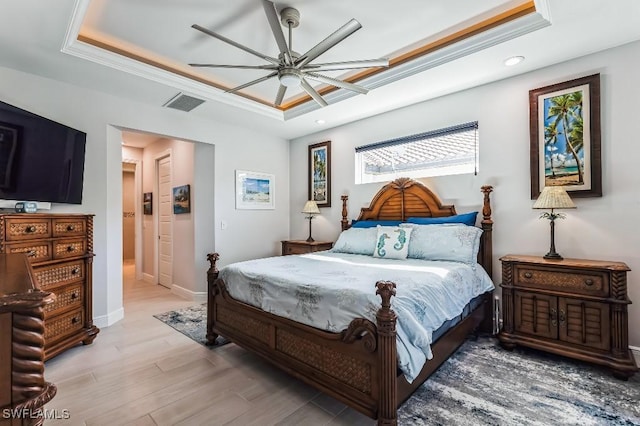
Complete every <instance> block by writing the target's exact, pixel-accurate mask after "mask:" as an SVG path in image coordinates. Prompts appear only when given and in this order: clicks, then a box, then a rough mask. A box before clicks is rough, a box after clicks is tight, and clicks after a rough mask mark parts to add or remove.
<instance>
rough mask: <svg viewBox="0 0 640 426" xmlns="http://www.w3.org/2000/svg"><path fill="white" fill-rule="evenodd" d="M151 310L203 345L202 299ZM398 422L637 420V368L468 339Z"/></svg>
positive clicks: (615, 422)
mask: <svg viewBox="0 0 640 426" xmlns="http://www.w3.org/2000/svg"><path fill="white" fill-rule="evenodd" d="M154 316H155V317H156V318H158V319H159V320H161V321H163V322H165V323H166V324H168V325H170V326H171V327H173V328H175V329H176V330H178V331H180V332H181V333H183V334H185V335H187V336H189V337H191V338H192V339H193V340H195V341H196V342H198V343H201V344H205V342H206V339H205V334H206V304H205V305H196V306H192V307H190V308H186V309H180V310H177V311H171V312H166V313H164V314H159V315H154ZM221 343H226V342H225V341H222V342H221ZM398 423H399V424H400V425H445V426H449V425H452V426H453V425H473V426H476V425H505V426H511V425H526V426H529V425H531V426H538V425H540V426H549V425H602V426H605V425H607V426H609V425H639V426H640V374H636V375H635V376H633V377H632V378H631V379H629V381H626V382H625V381H621V380H618V379H615V378H614V377H613V376H612V375H611V374H610V372H609V371H607V370H606V369H602V368H599V367H597V366H593V365H590V364H586V363H582V362H578V361H573V360H570V359H567V358H563V357H559V356H554V355H550V354H546V353H544V352H539V351H535V350H530V349H525V348H522V349H521V348H517V349H516V350H514V351H506V350H504V349H502V348H501V347H500V345H499V344H498V343H497V341H496V339H495V338H492V337H479V338H477V339H473V338H471V339H469V340H467V341H466V342H465V343H464V344H463V345H462V346H461V347H460V349H458V351H457V352H456V353H455V354H454V355H453V356H452V357H451V358H449V359H448V360H447V361H446V362H445V363H444V364H443V365H442V366H441V367H440V369H438V371H437V372H436V373H434V375H433V376H431V378H429V380H427V381H426V382H425V383H424V384H423V385H422V386H421V387H420V388H419V389H418V390H416V392H415V393H414V394H413V395H412V396H411V397H410V398H409V399H408V400H407V401H406V402H405V403H404V404H403V405H402V406H401V407H400V409H399V410H398Z"/></svg>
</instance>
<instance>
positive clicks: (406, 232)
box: [373, 225, 413, 259]
mask: <svg viewBox="0 0 640 426" xmlns="http://www.w3.org/2000/svg"><path fill="white" fill-rule="evenodd" d="M377 231H378V232H377V236H376V246H375V250H374V252H373V257H382V258H386V259H406V258H407V254H408V253H409V240H410V239H411V232H412V231H413V229H412V228H409V227H407V228H404V227H402V228H401V227H399V226H380V225H378V226H377Z"/></svg>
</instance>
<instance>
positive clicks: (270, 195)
mask: <svg viewBox="0 0 640 426" xmlns="http://www.w3.org/2000/svg"><path fill="white" fill-rule="evenodd" d="M275 196H276V194H275V176H274V175H272V174H268V173H260V172H249V171H246V170H236V209H238V210H266V209H274V208H275Z"/></svg>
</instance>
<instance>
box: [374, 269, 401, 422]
mask: <svg viewBox="0 0 640 426" xmlns="http://www.w3.org/2000/svg"><path fill="white" fill-rule="evenodd" d="M376 288H377V290H376V294H379V295H380V297H381V298H382V307H381V308H380V309H379V310H378V312H377V313H376V324H377V326H378V361H379V363H380V399H379V400H378V425H385V426H387V425H389V426H395V425H397V422H398V383H397V376H396V372H397V368H398V364H397V351H396V318H397V317H396V313H395V312H393V309H391V296H394V295H395V294H396V290H395V288H396V284H395V283H393V282H391V281H378V282H377V283H376Z"/></svg>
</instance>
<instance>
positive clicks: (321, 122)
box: [316, 118, 326, 124]
mask: <svg viewBox="0 0 640 426" xmlns="http://www.w3.org/2000/svg"><path fill="white" fill-rule="evenodd" d="M324 123H326V121H324V120H323V119H321V118H320V119H318V120H316V124H324Z"/></svg>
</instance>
